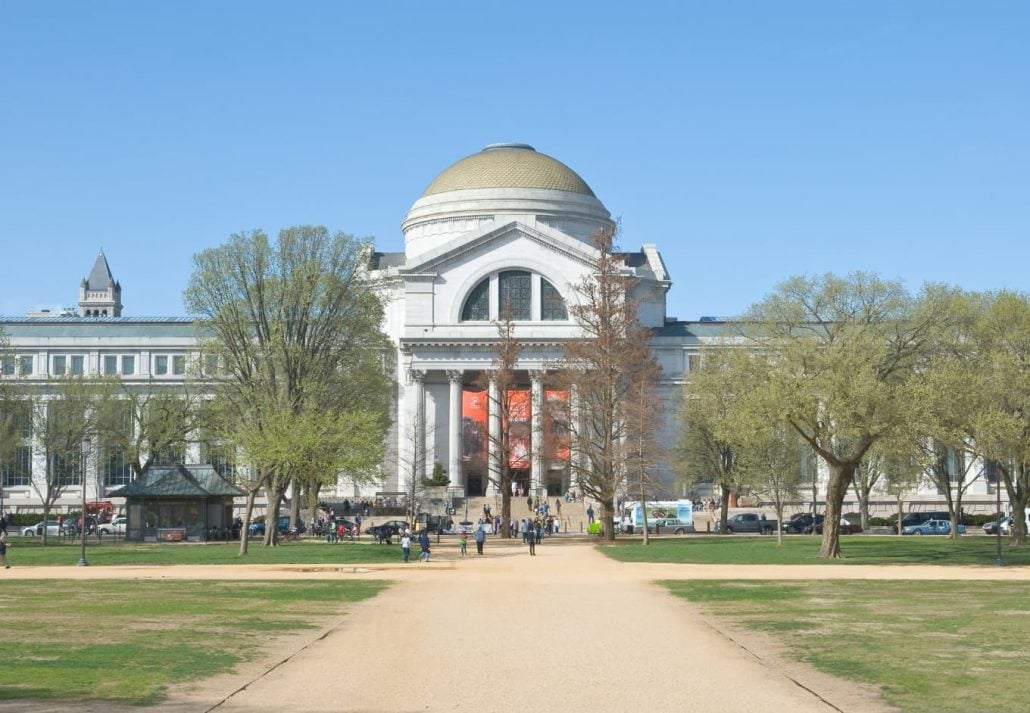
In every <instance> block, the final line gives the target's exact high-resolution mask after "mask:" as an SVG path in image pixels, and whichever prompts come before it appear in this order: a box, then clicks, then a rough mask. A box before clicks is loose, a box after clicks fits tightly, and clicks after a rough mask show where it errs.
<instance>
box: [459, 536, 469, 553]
mask: <svg viewBox="0 0 1030 713" xmlns="http://www.w3.org/2000/svg"><path fill="white" fill-rule="evenodd" d="M459 542H460V543H461V556H462V557H464V556H465V550H466V549H467V548H468V545H469V536H468V533H467V532H465V531H464V530H463V531H462V533H461V539H460V540H459Z"/></svg>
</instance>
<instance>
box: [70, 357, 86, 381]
mask: <svg viewBox="0 0 1030 713" xmlns="http://www.w3.org/2000/svg"><path fill="white" fill-rule="evenodd" d="M72 373H73V374H76V375H79V376H81V375H82V374H84V373H86V357H83V356H73V357H72Z"/></svg>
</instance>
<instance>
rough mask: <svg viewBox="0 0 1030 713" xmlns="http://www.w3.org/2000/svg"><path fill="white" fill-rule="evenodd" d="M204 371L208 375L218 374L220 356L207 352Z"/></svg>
mask: <svg viewBox="0 0 1030 713" xmlns="http://www.w3.org/2000/svg"><path fill="white" fill-rule="evenodd" d="M204 373H205V374H207V375H208V376H215V375H217V374H218V357H217V356H216V355H214V354H207V355H205V356H204Z"/></svg>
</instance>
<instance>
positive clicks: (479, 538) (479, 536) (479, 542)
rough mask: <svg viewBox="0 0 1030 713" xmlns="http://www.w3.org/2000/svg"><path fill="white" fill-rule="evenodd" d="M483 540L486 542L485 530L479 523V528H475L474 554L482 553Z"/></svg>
mask: <svg viewBox="0 0 1030 713" xmlns="http://www.w3.org/2000/svg"><path fill="white" fill-rule="evenodd" d="M485 542H486V530H484V529H483V526H482V525H480V526H479V528H478V529H477V530H476V554H477V555H481V554H483V543H485Z"/></svg>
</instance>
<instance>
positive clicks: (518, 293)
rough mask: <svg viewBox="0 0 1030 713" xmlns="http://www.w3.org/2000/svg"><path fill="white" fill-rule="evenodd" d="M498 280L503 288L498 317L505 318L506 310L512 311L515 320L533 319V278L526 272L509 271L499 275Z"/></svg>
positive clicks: (512, 317)
mask: <svg viewBox="0 0 1030 713" xmlns="http://www.w3.org/2000/svg"><path fill="white" fill-rule="evenodd" d="M498 279H499V281H500V288H501V289H500V299H501V302H500V305H498V307H499V309H498V310H497V314H498V316H499V317H500V318H503V316H504V312H505V310H506V309H510V310H511V319H513V320H522V321H528V320H530V319H533V276H532V275H531V274H530V273H528V272H525V271H524V270H507V271H505V272H502V273H501V274H500V275H498Z"/></svg>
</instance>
